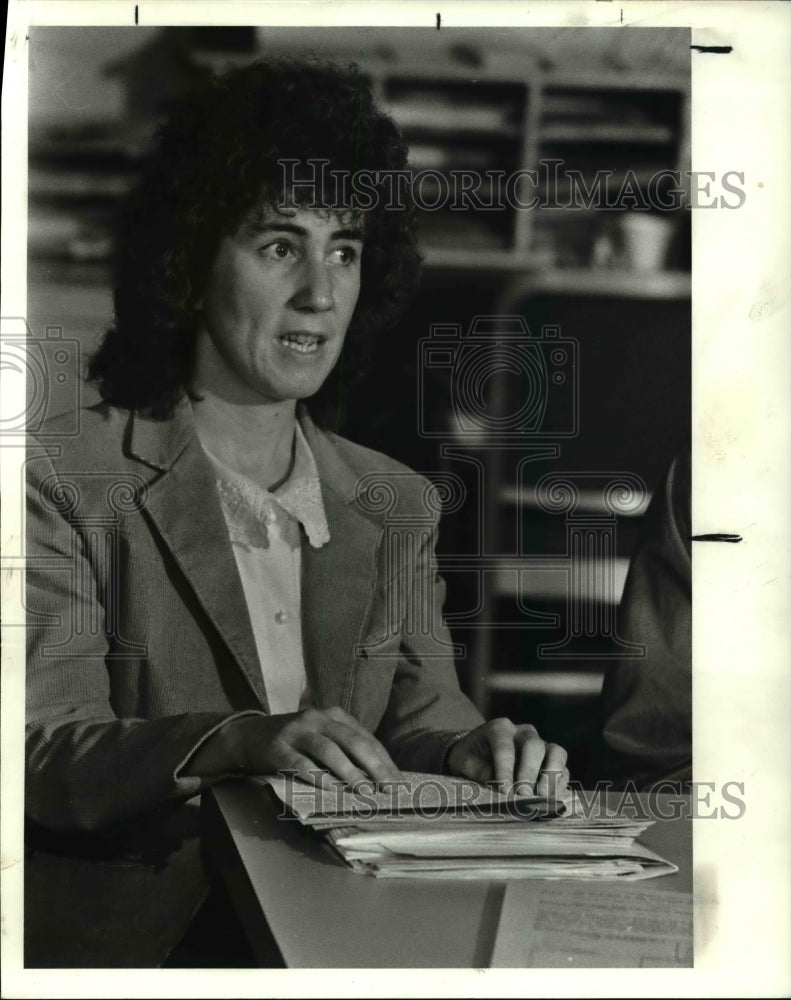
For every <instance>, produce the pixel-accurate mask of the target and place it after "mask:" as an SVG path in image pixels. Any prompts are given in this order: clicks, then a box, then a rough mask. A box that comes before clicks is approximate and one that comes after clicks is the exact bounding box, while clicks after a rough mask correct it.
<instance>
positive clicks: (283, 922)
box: [203, 780, 692, 968]
mask: <svg viewBox="0 0 791 1000" xmlns="http://www.w3.org/2000/svg"><path fill="white" fill-rule="evenodd" d="M640 800H641V802H643V803H645V802H646V801H647V797H646V796H640ZM651 801H653V802H655V803H659V804H660V805H662V808H663V811H664V812H665V814H666V815H669V814H671V813H672V808H671V806H672V803H671V802H670V797H668V796H652V799H651ZM608 803H609V804H613V798H612V794H611V795H610V796H609V797H608ZM281 810H282V807H281V805H280V803H279V802H277V801H276V799H275V797H274V795H273V793H272V792H271V790H270V789H268V788H266V787H265V786H264V785H262V784H259V783H257V782H254V781H249V780H241V781H236V782H230V783H224V784H220V785H216V786H215V787H214V788H212V789H210V790H209V791H208V792H207V793H205V795H204V800H203V841H204V853H205V856H206V859H207V862H208V863H209V865H210V867H211V869H212V870H213V871H214V872H215V873H216V874H217V876H219V878H221V879H222V881H223V882H224V884H225V887H226V889H227V891H228V893H229V895H230V897H231V900H232V902H233V904H234V906H235V908H236V910H237V912H238V914H239V917H240V919H241V922H242V924H243V926H244V928H245V931H246V933H247V935H248V938H249V940H250V943H251V946H252V948H253V952H254V953H255V954H256V956H257V958H259V960H261V961H262V962H263V961H264V957H265V952H264V951H263V950H262V946H261V945H260V942H269V941H271V935H273V936H274V938H275V941H276V942H277V945H278V947H279V949H280V952H281V954H282V956H283V959H284V961H285V964H286V965H287V966H288V967H291V968H430V967H435V968H436V967H439V968H442V967H444V968H483V967H487V966H489V965H491V964H492V958H493V954H494V952H495V945H496V943H497V944H498V953H499V954H501V955H502V954H503V949H502V943H503V941H504V940H507V938H508V935H509V933H510V934H513V928H512V927H507V926H506V927H503V926H502V923H501V911H502V912H503V913H505V909H507V910H508V911H509V912H511V913H513V905H510V906H509V907H506V908H505V909H504V900H506V899H509V898H511V897H506V888H507V885H510V886H519V889H518V891H519V892H520V893H522V894H524V892H525V891H528V892H530V891H533V890H532V889H531V888H530V887H534V890H535V892H537V893H538V892H548V891H551V887H552V886H562V887H564V888H565V890H566V891H568V887H570V886H572V885H573V886H574V887H575V891H576V892H579V893H584V891H585V890H584V887H583V884H582V883H579V882H575V883H572V882H570V881H568V880H565V881H562V882H546V881H543V882H541V881H531V882H529V883H524V882H521V883H520V882H511V883H507V884H506V883H503V882H489V881H480V882H479V881H469V882H461V881H451V882H439V881H430V880H427V879H424V880H421V879H403V880H402V879H394V880H389V879H375V878H371V877H367V876H363V875H358V874H356V873H354V872H352V871H350V870H349V869H347V868H346V867H345V866H344V865H343V863H342V862H340V861H339V860H336V858H335V857H334V856H333V855H332V854H331V853H330V850H329V848H328V847H327V846H326V845H324V844H323V843H322V841H321V839H320V838H319V837H318V836H317V835H316V834H315V833H313V831H310V830H307V829H306V828H304V827H302V826H301V825H300V824H299V823H298V822H297V821H296V820H284V819H279V818H278V814H279V813H280V812H281ZM641 840H642V841H643V842H644V843H645V844H646V845H647V846H648V847H650V848H651V849H653V850H654V851H656V852H657V853H658V854H661V855H662V856H663V857H665V858H667V859H668V860H670V861H673V862H674V863H675V864H677V865H678V866H679V871H678V873H676V874H674V875H668V876H664V877H662V878H656V879H648V880H646V881H642V882H631V883H619V884H618V885H617V886H614V887H612V888H610V889H609V891H610V892H613V891H617V892H618V893H623V898H624V902H627V900H628V898H629V894H634V893H639V894H645V893H667V892H671V893H682V894H684V896H685V898H686V900H688V902H689V907H690V914H691V894H692V824H691V821H690V820H689V819H675V820H671V819H667V820H658V821H657V822H656V824H655V825H654V826H653V827H651V828H650V829H649V830H648V831H647V832H646V834H644V835H643V837H642V838H641ZM509 891H511V892H514V891H517V890H509ZM657 903H660V899H659V898H658V899H657ZM509 919H512V918H509ZM689 946H690V951H691V940H690V942H689ZM509 953H510V954H513V951H511V952H509ZM511 964H522V963H511ZM530 964H539V963H537V962H535V961H531V963H530Z"/></svg>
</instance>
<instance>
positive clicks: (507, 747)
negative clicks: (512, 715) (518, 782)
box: [486, 719, 516, 788]
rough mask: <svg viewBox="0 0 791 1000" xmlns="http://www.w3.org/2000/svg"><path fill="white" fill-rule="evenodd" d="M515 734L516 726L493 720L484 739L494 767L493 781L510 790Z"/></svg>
mask: <svg viewBox="0 0 791 1000" xmlns="http://www.w3.org/2000/svg"><path fill="white" fill-rule="evenodd" d="M515 733H516V726H515V725H514V724H513V722H511V720H510V719H494V720H493V721H492V722H490V723H489V724H488V726H487V729H486V738H487V740H488V743H489V752H490V753H491V756H492V764H493V767H494V780H495V781H496V782H497V783H498V784H499V785H502V786H504V787H505V788H510V787H511V786H512V785H513V782H514V765H515V764H516V744H515V743H514V734H515Z"/></svg>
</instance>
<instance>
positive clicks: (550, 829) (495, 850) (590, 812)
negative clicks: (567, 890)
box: [262, 773, 677, 880]
mask: <svg viewBox="0 0 791 1000" xmlns="http://www.w3.org/2000/svg"><path fill="white" fill-rule="evenodd" d="M262 780H264V781H266V783H267V784H269V785H271V787H272V788H273V789H274V791H275V793H276V794H277V795H278V796H279V798H280V799H281V801H282V802H283V803H284V804H285V805H286V806H287V807H288V808H289V809H290V810H291V811H292V812H293V813H294V814H295V815H296V816H297V817H298V819H299V820H300V821H301V822H302V823H304V824H305V825H306V826H310V827H312V828H313V829H315V830H320V831H323V832H324V835H325V836H326V838H327V841H328V843H329V844H330V845H331V846H332V848H333V849H334V850H335V851H336V852H337V854H339V855H340V856H341V858H343V860H344V861H345V862H346V863H347V864H348V865H349V866H350V867H351V868H352V869H353V870H354V871H357V872H363V873H365V874H370V875H374V876H376V877H377V878H404V877H415V876H417V877H420V878H443V879H448V878H463V879H474V878H485V879H512V878H576V879H615V878H617V879H630V880H633V879H643V878H651V877H654V876H657V875H666V874H670V873H672V872H674V871H677V868H676V867H675V866H674V865H672V864H671V863H670V862H667V861H665V860H663V859H662V858H660V857H659V856H658V855H656V854H654V853H653V852H652V851H650V850H648V848H646V847H644V846H643V845H642V844H639V843H637V842H636V838H637V837H638V836H639V835H640V834H641V833H642V832H643V831H644V830H646V829H647V828H648V827H649V826H650V825H651V821H646V820H642V821H636V820H634V819H631V818H629V817H625V816H618V815H615V814H614V813H612V812H608V811H607V810H606V809H605V808H604V806H603V804H602V803H601V802H600V801H598V800H597V801H596V804H595V806H594V807H593V808H592V809H591V808H589V807H586V803H585V801H584V800H582V799H580V798H576V797H573V796H572V797H569V799H567V800H565V801H563V802H554V801H549V800H546V799H541V798H536V797H534V796H528V795H501V794H500V793H499V792H497V791H494V790H492V789H489V788H486V787H484V786H481V785H476V784H475V783H474V782H471V781H467V780H465V779H458V778H446V777H441V776H438V775H427V774H415V773H404V775H403V781H399V782H397V783H394V784H393V785H392V786H391V787H386V788H384V789H382V790H377V789H375V788H374V786H373V783H371V785H370V789H367V788H362V787H361V788H360V789H357V790H355V792H352V791H349V790H348V789H346V788H345V787H344V786H343V785H342V784H341V783H340V782H339V783H337V784H335V785H330V784H326V785H325V786H324V787H321V788H319V787H315V786H313V785H309V784H306V783H304V782H301V781H298V780H296V779H291V778H285V777H282V776H277V777H267V778H265V779H262ZM588 805H589V804H588Z"/></svg>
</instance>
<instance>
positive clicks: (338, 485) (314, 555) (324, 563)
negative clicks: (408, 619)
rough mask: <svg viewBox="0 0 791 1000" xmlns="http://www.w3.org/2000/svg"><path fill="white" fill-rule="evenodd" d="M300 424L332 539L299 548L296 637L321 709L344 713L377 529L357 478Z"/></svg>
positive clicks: (367, 605) (367, 607)
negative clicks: (359, 499)
mask: <svg viewBox="0 0 791 1000" xmlns="http://www.w3.org/2000/svg"><path fill="white" fill-rule="evenodd" d="M300 423H301V424H302V429H303V431H304V432H305V437H306V439H307V442H308V445H309V446H310V449H311V451H312V452H313V456H314V458H315V460H316V466H317V468H318V471H319V477H320V479H321V485H322V499H323V502H324V509H325V512H326V515H327V523H328V525H329V529H330V541H329V543H328V544H327V545H324V546H322V547H321V548H313V546H311V545H308V544H303V546H302V623H303V624H302V641H303V647H304V652H305V667H306V670H307V673H308V679H309V680H310V684H311V688H312V690H313V696H314V699H315V702H316V704H317V705H318V706H319V707H323V708H328V707H330V706H332V705H339V706H340V707H341V708H343V709H345V710H346V711H349V710H350V708H351V705H352V693H353V690H354V677H355V657H356V647H357V646H358V645H359V644H360V643H362V642H363V639H364V638H365V626H366V625H367V623H368V620H369V618H370V614H371V607H372V603H373V597H374V591H375V588H376V583H377V563H378V556H379V546H380V544H381V541H382V536H383V530H382V528H381V526H380V525H378V524H377V523H376V522H374V521H372V520H370V519H369V518H368V517H367V516H365V514H363V513H362V512H361V511H360V509H359V508H358V507H357V506H356V504H355V487H356V484H357V477H356V476H355V475H354V473H353V472H352V470H351V469H349V468H348V466H347V465H346V464H345V463H344V462H343V460H342V459H341V458H340V456H339V455H338V453H337V451H336V450H335V448H334V447H333V446H332V443H331V442H330V441H329V439H327V438H325V437H324V436H323V435H321V434H320V433H319V432H317V431H316V429H315V427H313V425H312V423H311V422H310V420H309V418H308V417H307V415H306V414H305V413H304V412H301V413H300Z"/></svg>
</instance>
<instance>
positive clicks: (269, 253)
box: [259, 240, 293, 260]
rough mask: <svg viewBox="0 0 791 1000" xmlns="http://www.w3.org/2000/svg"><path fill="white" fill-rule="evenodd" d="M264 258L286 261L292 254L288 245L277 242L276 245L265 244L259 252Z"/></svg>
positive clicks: (280, 241)
mask: <svg viewBox="0 0 791 1000" xmlns="http://www.w3.org/2000/svg"><path fill="white" fill-rule="evenodd" d="M259 252H260V253H261V254H262V255H263V256H265V257H272V258H274V259H275V260H286V259H287V258H288V257H289V255H290V254H291V253H293V251H292V249H291V247H290V246H289V244H288V243H284V242H283V241H282V240H278V241H277V242H276V243H267V245H266V246H265V247H261V250H260V251H259Z"/></svg>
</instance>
